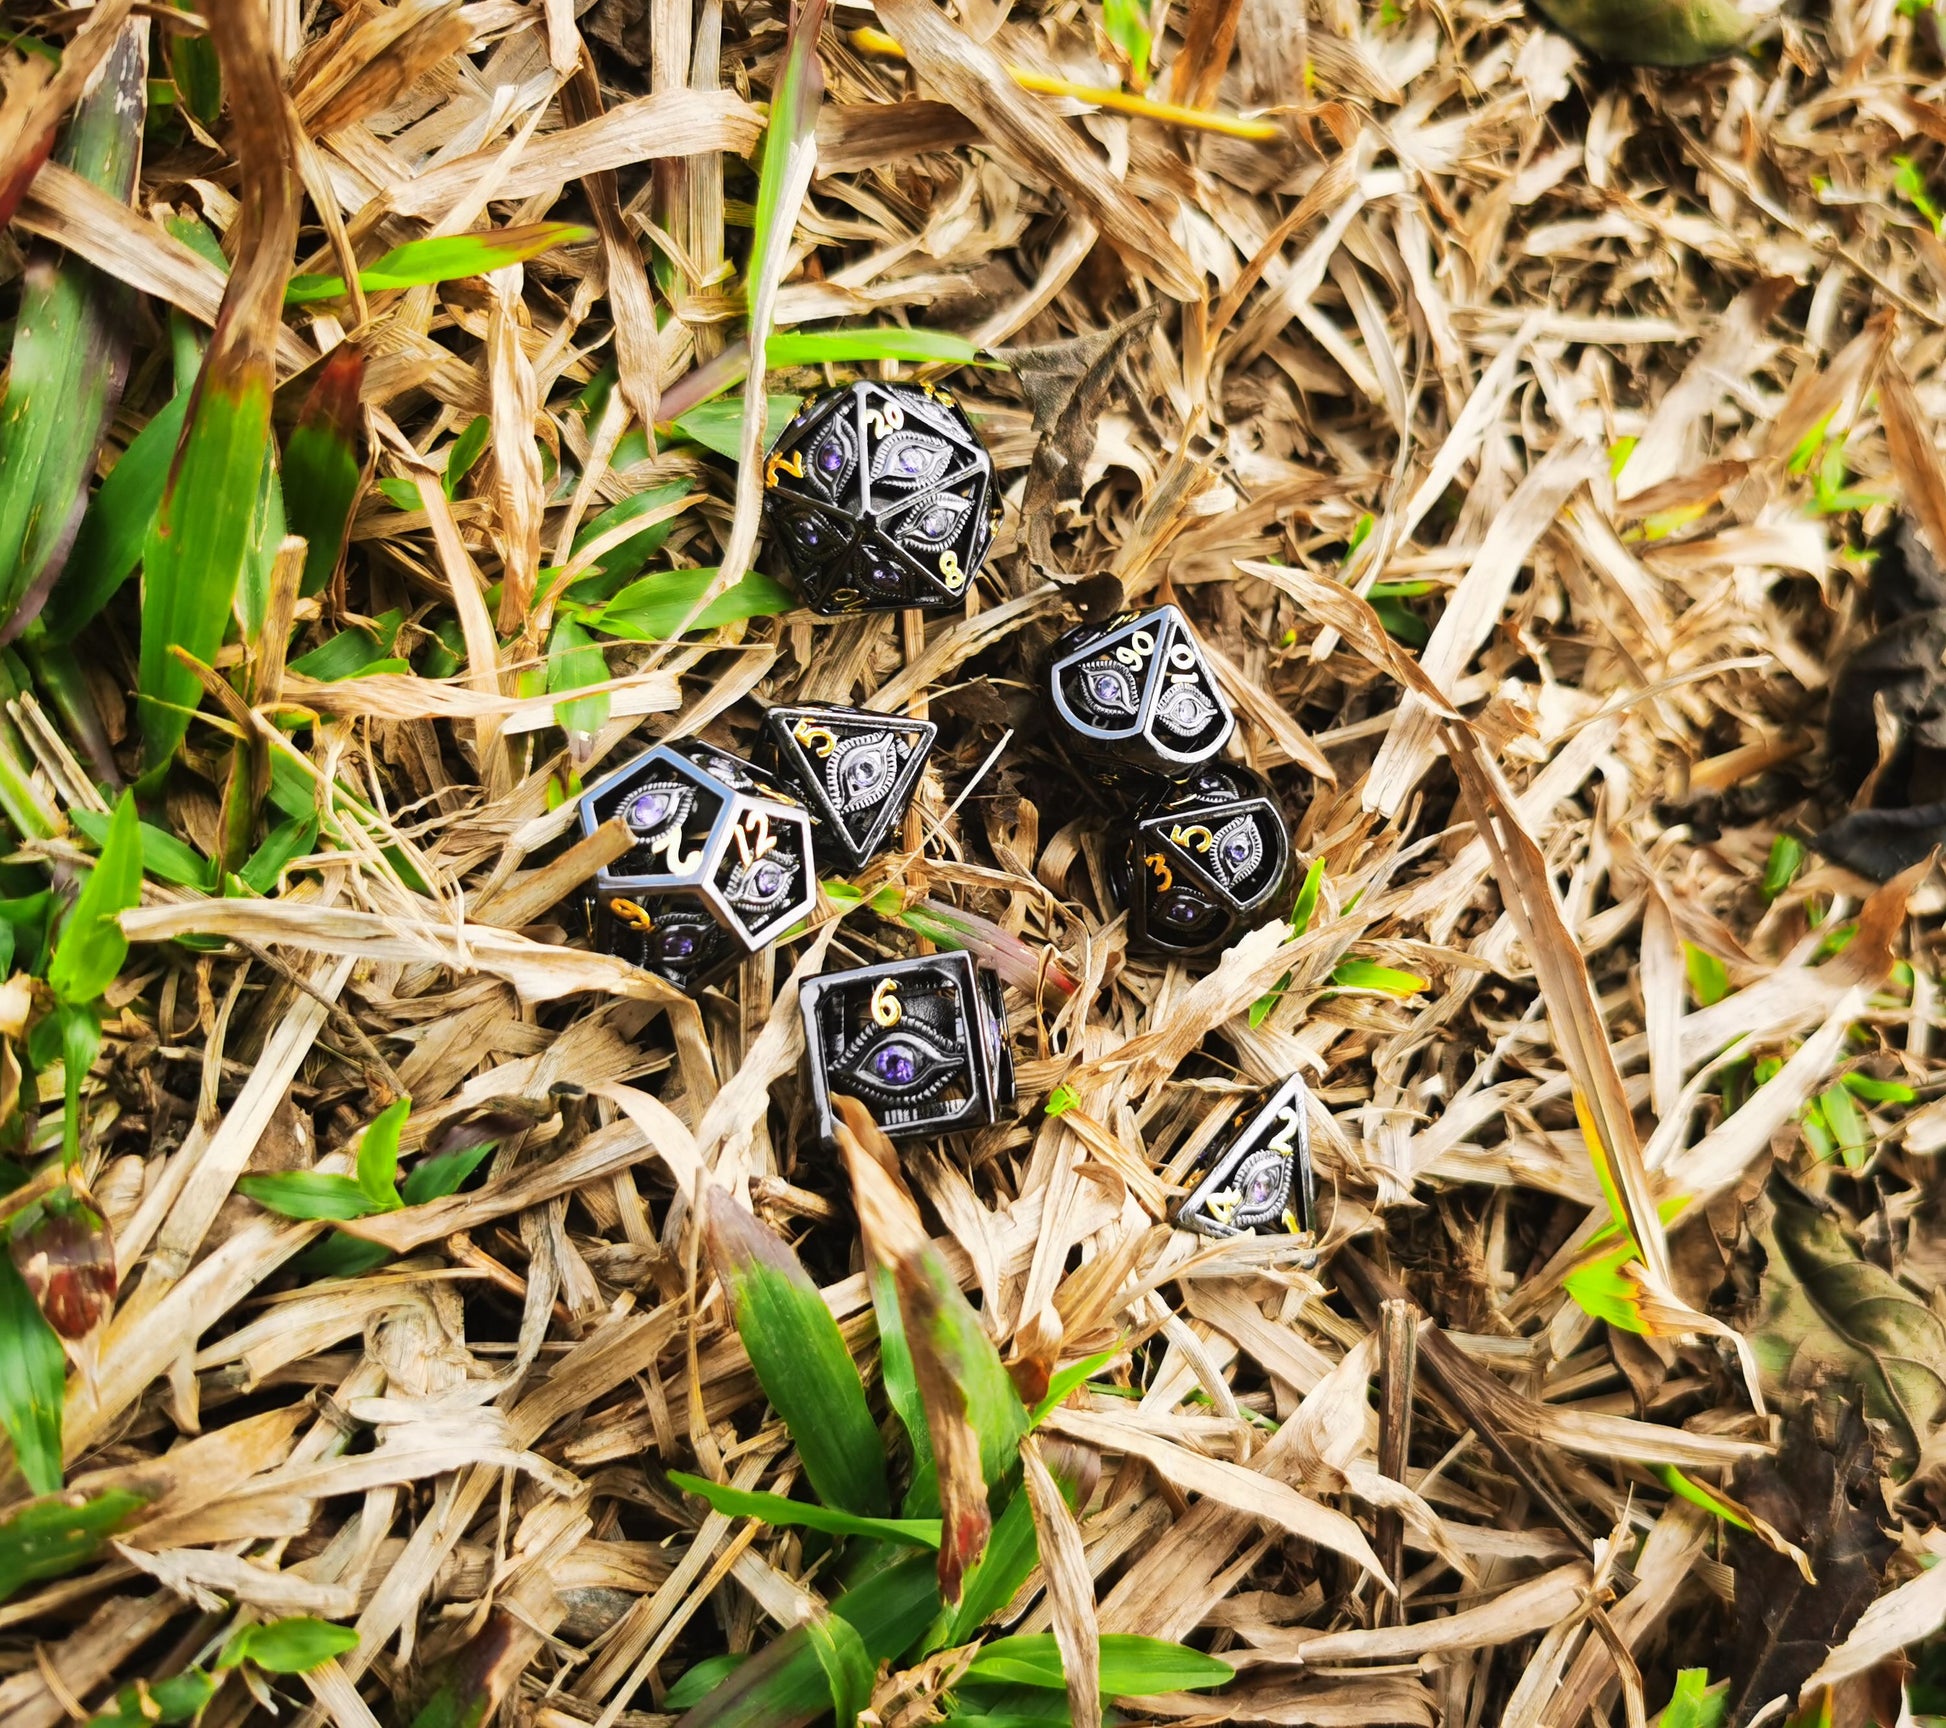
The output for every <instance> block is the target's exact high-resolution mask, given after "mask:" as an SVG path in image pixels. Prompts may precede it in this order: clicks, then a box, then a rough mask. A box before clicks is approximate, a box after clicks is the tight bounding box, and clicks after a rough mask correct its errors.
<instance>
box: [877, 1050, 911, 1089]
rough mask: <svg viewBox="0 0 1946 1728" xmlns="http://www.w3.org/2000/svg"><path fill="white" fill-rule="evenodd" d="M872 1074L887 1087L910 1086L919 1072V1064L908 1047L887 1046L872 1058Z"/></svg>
mask: <svg viewBox="0 0 1946 1728" xmlns="http://www.w3.org/2000/svg"><path fill="white" fill-rule="evenodd" d="M872 1072H873V1073H874V1074H876V1075H877V1076H878V1077H879V1078H880V1079H881V1080H883V1081H884V1082H885V1083H886V1085H888V1086H910V1085H911V1084H912V1081H913V1078H914V1076H915V1075H917V1074H918V1072H919V1064H918V1063H917V1062H916V1061H915V1060H914V1059H913V1055H912V1051H911V1048H910V1047H909V1046H907V1045H904V1044H887V1045H884V1046H883V1047H881V1048H880V1050H879V1052H878V1054H877V1055H876V1056H874V1057H873V1058H872Z"/></svg>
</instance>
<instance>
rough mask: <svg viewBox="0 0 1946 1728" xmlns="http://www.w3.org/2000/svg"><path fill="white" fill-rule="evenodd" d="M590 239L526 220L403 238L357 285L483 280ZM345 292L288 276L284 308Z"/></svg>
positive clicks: (570, 227) (332, 283)
mask: <svg viewBox="0 0 1946 1728" xmlns="http://www.w3.org/2000/svg"><path fill="white" fill-rule="evenodd" d="M593 238H594V230H593V229H592V228H583V227H582V226H581V225H580V224H579V223H575V222H529V223H524V224H522V225H521V226H520V227H517V228H497V229H488V230H485V231H483V232H481V233H478V234H450V235H443V236H435V237H434V238H432V239H430V240H408V241H407V242H406V243H405V244H404V245H403V246H396V247H394V248H393V249H392V250H391V251H390V252H388V253H386V254H385V256H384V257H383V258H380V259H379V260H378V261H377V262H376V263H373V264H368V265H366V266H365V267H364V269H362V270H360V271H359V272H358V285H359V287H361V288H363V289H364V290H365V292H366V293H367V294H377V293H381V292H383V291H385V290H386V289H391V288H416V287H418V286H419V285H421V284H422V283H427V282H452V281H456V280H458V279H459V278H461V277H465V276H485V275H487V274H488V273H489V272H490V271H494V270H499V269H503V268H504V267H505V266H507V265H509V264H520V263H524V262H525V261H526V260H527V259H529V258H537V257H539V256H540V254H541V253H543V252H551V251H553V250H554V248H555V247H557V246H578V245H580V244H581V243H582V242H583V241H586V240H592V239H593ZM344 293H345V279H344V278H343V277H342V276H293V277H292V278H291V281H290V286H289V287H288V288H287V289H285V291H284V304H285V305H287V306H308V305H311V304H313V303H314V302H316V301H319V300H336V299H339V298H340V297H342V296H343V294H344Z"/></svg>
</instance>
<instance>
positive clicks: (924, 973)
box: [798, 952, 1014, 1142]
mask: <svg viewBox="0 0 1946 1728" xmlns="http://www.w3.org/2000/svg"><path fill="white" fill-rule="evenodd" d="M798 996H799V1004H800V1006H801V1008H802V1010H803V1014H804V1049H805V1056H806V1060H807V1062H808V1064H809V1067H810V1074H811V1096H812V1100H813V1102H814V1104H815V1106H816V1109H817V1118H818V1134H819V1136H820V1137H821V1138H822V1139H823V1140H825V1141H827V1142H829V1141H830V1140H832V1139H833V1137H834V1133H833V1130H834V1124H835V1117H834V1115H833V1112H832V1109H831V1100H832V1098H833V1097H834V1096H837V1095H839V1094H843V1095H846V1096H849V1097H853V1098H856V1099H858V1100H860V1102H862V1103H863V1104H864V1105H865V1107H866V1109H868V1110H869V1111H871V1113H872V1119H873V1120H874V1121H875V1122H877V1123H878V1125H879V1126H880V1127H881V1128H883V1129H884V1130H885V1132H886V1133H887V1134H888V1135H890V1136H891V1137H892V1138H893V1139H894V1140H907V1139H911V1138H913V1137H914V1136H915V1135H920V1134H956V1133H959V1132H960V1131H961V1130H963V1129H968V1128H983V1127H986V1126H987V1125H989V1124H990V1123H992V1122H995V1121H997V1120H998V1119H999V1117H1000V1114H1001V1112H1002V1111H1004V1110H1007V1109H1010V1108H1011V1107H1012V1105H1013V1101H1014V1064H1013V1051H1012V1049H1011V1048H1010V1046H1009V1044H1008V1042H1007V1017H1006V1011H1005V1008H1004V1006H1003V1004H1002V1002H1001V995H1000V980H999V979H998V978H996V977H995V976H994V975H993V974H992V973H991V972H988V971H985V970H983V969H982V968H980V967H977V966H975V965H974V963H973V958H972V956H971V955H969V954H965V953H960V952H950V953H945V954H930V955H926V956H924V957H922V958H920V959H916V960H892V961H888V962H886V963H884V964H882V965H878V966H860V967H857V968H855V969H854V970H852V971H849V972H827V973H825V974H824V975H823V976H822V977H820V978H812V979H810V980H808V981H807V982H806V983H804V984H803V985H802V986H800V988H799V992H798Z"/></svg>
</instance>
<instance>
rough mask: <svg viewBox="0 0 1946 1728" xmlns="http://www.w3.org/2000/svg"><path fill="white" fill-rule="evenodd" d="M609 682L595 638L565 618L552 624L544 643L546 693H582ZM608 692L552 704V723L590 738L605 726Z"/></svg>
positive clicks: (604, 663) (570, 619) (606, 663)
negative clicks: (545, 643)
mask: <svg viewBox="0 0 1946 1728" xmlns="http://www.w3.org/2000/svg"><path fill="white" fill-rule="evenodd" d="M607 679H608V662H607V661H606V660H605V659H603V658H602V652H601V648H600V646H599V645H598V644H597V643H596V641H595V639H594V637H592V636H590V635H589V634H588V632H587V631H586V630H585V629H584V628H583V627H582V626H581V625H579V624H577V623H576V622H575V621H574V620H573V619H572V618H569V617H567V616H565V615H563V616H562V617H560V618H558V619H557V620H556V621H555V624H554V629H553V631H552V632H551V633H550V634H549V636H548V641H547V693H548V694H549V695H550V696H561V695H565V694H566V693H567V692H568V691H570V690H585V689H587V688H588V686H589V685H591V684H602V683H605V682H607ZM608 707H609V699H608V692H607V691H606V690H604V691H602V692H601V694H600V695H598V696H578V697H574V698H572V699H571V700H568V701H565V702H557V703H555V704H554V723H555V725H557V726H559V727H560V728H561V730H562V731H564V732H567V733H570V734H574V735H577V736H580V737H584V738H586V737H593V736H594V734H595V733H597V732H599V731H600V730H601V729H602V727H603V726H605V725H607V723H608Z"/></svg>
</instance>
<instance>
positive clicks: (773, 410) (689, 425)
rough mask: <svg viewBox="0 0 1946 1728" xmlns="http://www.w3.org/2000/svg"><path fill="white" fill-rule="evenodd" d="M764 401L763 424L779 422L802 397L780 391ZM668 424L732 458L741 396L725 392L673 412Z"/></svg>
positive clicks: (739, 432)
mask: <svg viewBox="0 0 1946 1728" xmlns="http://www.w3.org/2000/svg"><path fill="white" fill-rule="evenodd" d="M770 340H771V342H772V344H773V345H774V344H775V343H776V342H777V341H778V340H780V339H779V338H778V337H775V336H773V337H771V339H770ZM764 402H765V405H766V413H765V424H766V425H769V426H782V425H783V424H784V423H785V422H786V421H788V420H789V419H790V417H791V416H792V415H793V414H795V413H796V412H797V411H798V409H799V408H800V407H802V406H803V404H804V398H803V397H802V396H791V395H787V394H783V393H781V392H780V393H778V394H775V395H766V396H765V398H764ZM672 424H673V425H674V427H675V429H676V431H677V432H678V433H679V434H680V435H681V436H682V437H684V438H687V439H689V440H690V441H691V442H692V443H696V444H700V445H702V447H703V448H704V449H705V450H712V451H714V452H715V453H716V454H717V455H718V456H723V457H727V458H728V459H729V460H730V461H732V462H734V461H735V460H736V459H737V456H738V454H739V453H740V451H741V449H742V438H743V399H742V398H741V397H740V396H725V397H720V398H718V399H717V400H716V401H714V402H705V403H703V404H702V405H701V406H700V407H697V408H692V409H690V411H689V412H688V413H687V414H679V415H677V416H676V418H675V420H674V421H673V422H672Z"/></svg>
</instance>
